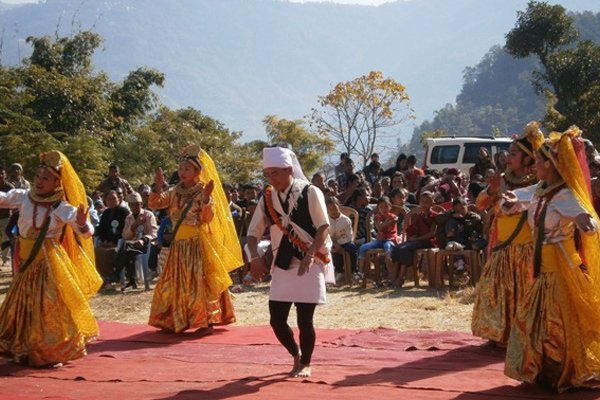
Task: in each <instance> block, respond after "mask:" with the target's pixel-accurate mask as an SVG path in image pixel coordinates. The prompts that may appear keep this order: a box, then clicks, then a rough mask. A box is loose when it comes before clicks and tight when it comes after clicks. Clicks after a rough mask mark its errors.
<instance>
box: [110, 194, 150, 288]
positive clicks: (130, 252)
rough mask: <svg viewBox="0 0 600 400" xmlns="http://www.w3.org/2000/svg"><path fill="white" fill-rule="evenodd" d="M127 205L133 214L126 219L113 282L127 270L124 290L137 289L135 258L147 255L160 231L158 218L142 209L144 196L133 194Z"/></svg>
mask: <svg viewBox="0 0 600 400" xmlns="http://www.w3.org/2000/svg"><path fill="white" fill-rule="evenodd" d="M127 203H128V204H129V209H130V210H131V214H129V215H127V217H126V218H125V224H124V227H123V232H122V237H123V243H122V245H121V246H120V248H119V251H118V252H117V260H116V269H115V274H114V276H113V282H118V281H119V280H120V277H121V271H122V270H123V268H125V270H126V276H127V284H126V285H125V287H124V288H123V290H126V289H128V288H133V289H137V285H136V282H135V258H136V257H137V256H138V255H140V254H146V252H147V251H148V245H149V244H150V242H151V241H152V240H154V239H156V234H157V231H158V225H157V224H156V218H155V217H154V214H153V213H152V211H149V210H145V209H144V208H143V207H142V196H141V195H140V194H139V193H137V192H133V193H131V194H130V195H129V196H127Z"/></svg>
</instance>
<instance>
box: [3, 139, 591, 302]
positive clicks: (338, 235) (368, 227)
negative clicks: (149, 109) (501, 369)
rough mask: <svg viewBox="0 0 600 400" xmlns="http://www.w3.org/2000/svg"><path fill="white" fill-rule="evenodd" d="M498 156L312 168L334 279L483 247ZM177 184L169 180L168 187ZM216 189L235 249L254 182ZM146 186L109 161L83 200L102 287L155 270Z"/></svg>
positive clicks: (163, 220)
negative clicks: (471, 162)
mask: <svg viewBox="0 0 600 400" xmlns="http://www.w3.org/2000/svg"><path fill="white" fill-rule="evenodd" d="M586 148H587V150H588V151H587V156H588V163H589V166H590V173H591V175H592V176H591V178H592V182H591V188H592V192H593V200H594V204H595V206H596V209H597V211H600V179H598V177H599V176H600V156H599V155H598V153H597V151H596V150H595V148H594V146H593V144H592V143H591V142H589V141H588V142H586ZM506 159H507V154H506V153H505V152H499V153H497V154H495V155H494V156H493V157H492V156H491V155H490V154H489V153H488V152H487V150H486V149H484V148H482V149H481V150H480V154H479V161H478V162H477V163H476V164H475V166H473V167H472V168H471V169H470V171H468V172H465V171H461V170H459V169H457V168H448V169H445V170H442V171H437V170H423V169H421V168H419V167H418V166H417V158H416V157H415V155H412V154H411V155H408V156H406V155H405V154H400V155H399V156H398V157H397V158H396V160H395V163H394V164H393V166H391V167H390V168H387V169H386V168H383V165H382V163H381V162H380V158H379V156H378V155H377V154H373V155H372V156H371V157H370V159H369V160H368V162H367V164H366V165H365V167H364V168H363V169H362V170H357V169H356V167H355V164H354V162H353V160H352V159H351V158H350V157H349V156H348V154H346V153H342V154H341V155H340V158H339V163H338V164H337V165H336V166H335V168H334V170H333V174H334V175H333V176H328V175H327V174H325V172H323V171H318V172H316V173H315V174H314V175H313V176H312V179H311V181H312V183H313V184H314V185H315V186H317V187H318V188H319V189H321V190H322V192H323V194H324V197H325V199H326V205H327V211H328V214H329V218H330V235H331V238H332V241H333V248H332V255H333V257H332V259H333V263H334V266H335V271H336V277H337V280H338V281H341V280H342V277H343V273H344V264H345V263H347V262H348V261H349V263H350V268H351V270H352V272H353V279H354V280H355V281H360V280H363V279H365V277H364V275H363V273H364V271H365V268H368V263H369V258H368V257H367V255H368V253H369V251H371V250H376V249H379V250H380V251H381V255H382V258H383V259H384V260H385V262H384V266H385V268H384V276H383V279H382V280H381V282H377V284H381V285H390V286H393V287H401V286H402V285H403V284H404V281H405V277H406V270H407V268H408V267H410V266H411V265H413V264H414V262H415V252H416V250H419V249H427V248H433V247H437V248H442V249H456V250H463V249H466V250H468V249H472V250H483V249H485V247H486V244H487V241H488V237H487V234H488V229H487V228H488V227H489V226H490V218H491V217H492V216H490V215H489V214H488V213H487V212H486V211H483V210H479V209H478V208H477V207H475V199H476V198H477V196H478V194H479V193H480V192H481V191H482V190H484V189H485V187H486V186H487V181H488V180H489V179H491V177H492V176H493V175H494V174H496V173H502V172H504V171H505V169H506ZM177 180H178V179H177V176H176V174H174V175H173V176H172V177H171V179H170V181H169V185H173V184H176V182H177ZM28 187H29V182H27V180H26V179H25V178H24V177H23V168H22V167H21V165H20V164H18V163H15V164H12V165H11V166H10V167H9V168H8V169H4V168H0V191H4V192H6V191H8V190H11V189H13V188H28ZM163 189H164V188H163ZM223 189H224V191H225V194H226V195H227V197H228V201H229V207H230V210H231V214H232V218H233V220H234V222H235V225H236V230H237V233H238V235H239V240H240V246H242V248H244V246H245V243H246V235H247V230H248V224H249V222H250V220H251V218H252V215H253V213H254V210H255V209H256V206H257V204H258V201H259V199H260V196H261V192H262V189H263V187H262V183H257V182H253V183H244V184H231V183H224V184H223ZM151 190H152V187H151V186H150V185H146V184H142V185H140V186H139V187H137V189H134V188H133V187H132V186H131V185H130V184H129V182H128V181H127V180H126V179H124V178H123V177H121V175H120V170H119V167H118V166H117V165H111V166H110V167H109V170H108V174H107V177H106V179H105V180H104V181H102V182H100V184H99V185H98V186H97V187H96V188H95V190H94V191H93V194H92V195H91V196H90V199H89V203H90V218H91V220H92V222H93V224H94V226H95V244H96V249H97V252H96V256H97V265H98V269H99V271H100V273H101V275H102V276H103V277H104V278H105V281H106V284H107V285H111V286H112V285H115V284H121V286H122V289H123V290H128V289H130V288H134V289H135V288H137V283H138V282H136V273H135V266H136V265H139V266H141V269H142V274H141V277H142V279H143V280H144V282H143V283H144V284H145V287H146V288H148V287H149V282H150V281H151V280H152V279H153V278H155V277H156V276H157V275H158V274H159V273H160V270H161V266H162V264H163V263H164V260H165V258H166V256H167V254H168V249H169V244H170V241H171V239H172V237H171V232H172V221H171V220H170V219H169V217H168V215H167V214H166V213H165V212H164V211H153V210H148V205H147V200H148V196H149V194H150V192H151ZM16 214H17V213H16V212H14V211H10V210H4V211H0V228H1V234H2V252H1V253H0V256H1V258H2V262H3V264H5V263H6V262H8V261H9V260H10V245H9V244H10V239H11V238H12V237H14V236H15V235H17V234H18V232H17V227H16V221H17V218H18V215H16ZM269 239H270V238H269V232H268V230H267V231H266V232H264V235H263V238H262V240H261V242H260V244H259V255H260V256H263V257H265V258H267V259H269V257H272V255H271V249H270V240H269ZM244 254H245V256H246V258H247V254H246V253H244ZM346 255H347V257H346ZM267 261H268V260H267ZM267 265H269V262H267ZM466 267H467V266H466V265H465V260H464V259H462V258H457V259H456V260H455V261H454V273H462V271H465V270H466V269H467V268H466ZM137 275H138V277H139V275H140V274H139V273H138V274H137ZM233 278H234V279H239V282H240V283H242V282H244V278H246V279H247V280H249V276H247V270H245V269H244V266H242V268H241V269H240V271H239V274H235V275H234V276H233Z"/></svg>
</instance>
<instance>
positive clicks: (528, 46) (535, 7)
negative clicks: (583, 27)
mask: <svg viewBox="0 0 600 400" xmlns="http://www.w3.org/2000/svg"><path fill="white" fill-rule="evenodd" d="M577 35H578V32H577V29H575V27H574V26H573V20H572V19H571V18H570V17H569V16H568V15H567V13H566V10H565V8H564V7H563V6H560V5H549V4H548V3H545V2H538V1H530V2H529V3H527V10H526V11H525V12H523V11H519V12H517V23H516V26H515V28H514V29H513V30H511V31H510V32H509V33H508V34H507V35H506V48H507V49H508V51H509V52H510V53H511V54H512V55H513V56H515V57H518V58H524V57H527V56H529V55H532V54H533V55H536V56H538V57H539V58H540V61H541V62H542V64H544V65H546V63H547V59H548V55H549V54H550V53H551V52H553V51H555V50H556V49H559V48H561V47H563V46H565V45H568V44H570V43H572V42H573V41H574V40H575V39H576V38H577Z"/></svg>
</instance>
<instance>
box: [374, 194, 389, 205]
mask: <svg viewBox="0 0 600 400" xmlns="http://www.w3.org/2000/svg"><path fill="white" fill-rule="evenodd" d="M383 203H385V204H390V205H391V204H392V201H391V200H390V198H389V197H387V196H381V197H380V198H378V199H377V205H380V204H383Z"/></svg>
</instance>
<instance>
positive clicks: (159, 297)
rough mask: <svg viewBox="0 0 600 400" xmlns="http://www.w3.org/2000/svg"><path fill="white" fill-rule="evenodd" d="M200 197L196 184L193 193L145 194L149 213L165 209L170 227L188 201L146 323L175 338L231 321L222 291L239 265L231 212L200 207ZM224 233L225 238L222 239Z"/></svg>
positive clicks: (173, 190) (212, 206) (229, 303)
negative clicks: (230, 273)
mask: <svg viewBox="0 0 600 400" xmlns="http://www.w3.org/2000/svg"><path fill="white" fill-rule="evenodd" d="M219 186H220V184H219ZM215 191H217V185H215ZM214 195H215V192H213V196H214ZM216 195H217V196H216V197H215V199H214V201H215V203H217V202H218V201H222V200H224V199H222V200H221V199H220V193H219V192H217V193H216ZM201 198H202V184H201V183H200V184H199V185H198V190H196V192H194V193H189V194H182V192H178V188H177V187H176V188H171V189H170V190H169V191H168V192H165V193H161V194H156V193H152V194H150V198H149V202H148V204H149V207H150V208H152V209H161V208H168V210H169V215H170V217H171V221H172V224H173V226H175V225H176V224H177V221H179V220H180V218H181V216H182V213H183V209H184V208H185V206H186V204H187V203H188V201H192V202H193V203H192V204H193V205H192V207H191V208H190V210H189V211H188V212H187V214H186V215H185V217H184V218H183V220H182V222H181V225H180V227H179V229H178V230H177V233H176V235H175V238H174V240H173V242H172V243H171V245H170V248H169V255H168V257H167V260H166V262H165V266H164V269H163V272H162V274H161V277H160V279H159V281H158V283H157V285H156V287H155V289H154V297H153V298H152V307H151V310H150V319H149V322H148V323H149V324H150V325H152V326H155V327H157V328H161V329H164V330H167V331H172V332H176V333H178V332H183V331H185V330H188V329H198V328H205V327H208V326H211V325H224V324H230V323H233V322H235V313H234V309H233V303H232V301H231V296H230V295H229V291H228V288H229V286H230V285H231V283H232V282H231V278H230V277H229V272H230V271H231V270H233V269H235V268H238V267H240V266H241V265H242V261H241V251H240V250H239V247H240V246H239V243H238V241H237V236H235V227H234V225H233V219H232V218H231V215H230V214H231V213H229V217H223V215H222V214H220V213H219V210H218V207H219V206H220V205H218V204H210V205H203V204H202V202H201ZM219 218H221V221H219V220H218V219H219ZM223 218H225V220H223ZM224 230H226V231H228V233H227V234H223V231H224ZM231 232H233V236H231V235H229V233H231Z"/></svg>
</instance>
